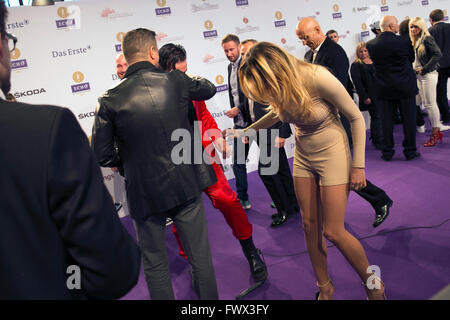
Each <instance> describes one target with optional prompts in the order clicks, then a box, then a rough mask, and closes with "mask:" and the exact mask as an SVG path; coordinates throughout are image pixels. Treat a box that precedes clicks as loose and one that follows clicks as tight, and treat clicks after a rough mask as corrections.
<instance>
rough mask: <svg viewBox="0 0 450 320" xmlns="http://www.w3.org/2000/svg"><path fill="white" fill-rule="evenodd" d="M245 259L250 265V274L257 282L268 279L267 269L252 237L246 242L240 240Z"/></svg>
mask: <svg viewBox="0 0 450 320" xmlns="http://www.w3.org/2000/svg"><path fill="white" fill-rule="evenodd" d="M239 243H240V244H241V246H242V250H243V252H244V255H245V257H246V258H247V260H248V263H249V265H250V272H251V274H252V277H253V279H254V280H255V281H258V282H259V281H264V280H265V279H266V278H267V267H266V264H265V263H264V261H263V260H262V259H261V257H260V255H259V254H260V252H259V250H258V249H256V247H255V245H254V243H253V239H252V237H250V238H248V239H246V240H239Z"/></svg>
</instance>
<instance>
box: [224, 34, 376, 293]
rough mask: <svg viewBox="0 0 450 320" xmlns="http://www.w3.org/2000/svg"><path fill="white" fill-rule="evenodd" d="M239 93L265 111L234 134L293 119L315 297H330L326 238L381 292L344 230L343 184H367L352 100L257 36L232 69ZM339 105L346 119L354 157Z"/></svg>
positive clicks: (360, 123) (325, 74)
mask: <svg viewBox="0 0 450 320" xmlns="http://www.w3.org/2000/svg"><path fill="white" fill-rule="evenodd" d="M239 79H240V83H241V87H242V91H243V92H244V94H245V95H246V96H247V97H248V98H250V99H252V100H254V101H257V102H259V103H261V104H265V105H270V112H269V113H268V114H267V115H266V116H265V117H263V118H262V119H261V120H260V121H258V122H256V123H254V124H253V125H252V126H250V127H248V128H246V129H243V130H232V131H231V132H233V133H232V134H233V135H234V136H236V137H239V136H243V135H249V134H252V131H253V130H258V129H261V128H267V127H269V126H271V125H272V124H273V123H275V122H277V121H279V120H280V119H281V120H282V121H284V122H289V123H293V124H294V125H295V138H296V144H295V153H294V170H293V171H294V174H293V175H294V185H295V190H296V195H297V200H298V202H299V204H300V208H301V213H302V226H303V230H304V233H305V239H306V245H307V248H308V253H309V257H310V259H311V263H312V266H313V269H314V273H315V275H316V278H317V286H318V288H319V292H318V293H317V294H316V298H317V299H323V300H325V299H332V296H333V293H334V285H333V283H332V282H331V279H330V276H329V274H328V268H327V246H326V242H325V239H324V236H325V238H327V239H328V240H329V241H331V242H332V243H333V244H334V245H336V247H337V248H338V249H339V251H340V252H341V253H342V254H343V255H344V257H345V258H346V259H347V261H348V262H349V263H350V264H351V266H352V267H353V268H354V270H355V271H356V272H357V274H358V275H359V277H360V278H361V280H362V282H363V285H364V288H365V289H366V294H367V298H368V299H382V298H383V297H384V284H383V282H382V281H381V279H380V278H379V277H378V276H377V275H376V274H375V273H374V272H373V271H372V267H371V266H370V264H369V262H368V260H367V257H366V254H365V252H364V249H363V247H362V246H361V244H360V242H359V241H358V240H357V239H356V238H355V237H353V236H352V235H351V234H350V233H348V232H347V231H346V230H345V227H344V217H345V210H346V205H347V199H348V194H349V190H350V189H353V190H359V189H361V188H364V187H365V185H366V180H365V171H364V161H365V160H364V156H365V154H364V153H365V137H366V133H365V126H364V119H363V116H362V114H361V112H360V111H359V110H358V107H357V106H356V105H355V103H354V102H353V100H352V99H351V98H350V97H349V95H348V93H347V91H346V90H345V88H344V87H343V86H342V84H341V83H340V82H339V80H337V79H336V78H335V77H334V76H333V75H332V74H331V73H330V72H329V71H327V70H326V69H325V68H324V67H321V66H318V65H312V64H309V63H306V62H303V61H301V60H299V59H297V58H295V57H293V56H291V55H290V54H288V53H287V52H285V51H284V50H283V49H281V48H280V47H278V46H276V45H274V44H271V43H268V42H261V43H258V44H256V45H254V46H253V47H252V48H251V49H250V50H249V51H248V52H247V54H246V55H245V59H244V61H243V62H242V64H241V68H240V69H239ZM339 111H340V112H342V113H343V114H344V115H345V116H346V117H347V119H349V120H350V123H351V129H352V138H353V159H352V158H351V155H350V149H349V144H348V140H347V136H346V133H345V130H344V128H343V126H342V124H341V121H340V119H339V114H338V113H339Z"/></svg>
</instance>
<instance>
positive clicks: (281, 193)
mask: <svg viewBox="0 0 450 320" xmlns="http://www.w3.org/2000/svg"><path fill="white" fill-rule="evenodd" d="M271 138H272V139H273V141H271V140H270V139H271ZM274 139H275V136H273V137H268V139H263V140H262V141H263V143H262V144H259V142H260V141H259V140H260V138H259V135H258V140H257V141H256V142H257V143H258V144H259V146H260V157H259V162H258V174H259V176H260V178H261V180H262V182H263V184H264V186H265V187H266V190H267V192H268V193H269V196H270V198H271V199H272V201H273V202H274V203H275V206H276V207H277V210H282V211H285V212H287V213H290V212H293V211H298V204H297V198H296V196H295V191H294V183H293V178H292V173H291V169H290V167H289V162H288V159H287V156H286V151H285V149H284V147H283V148H275V147H274ZM254 140H255V139H254V138H253V139H252V138H250V142H249V143H247V144H244V143H242V141H241V139H240V138H238V139H234V143H233V173H234V176H235V178H236V192H237V197H238V198H239V199H240V200H242V201H246V200H248V193H247V191H248V182H247V166H246V164H245V163H246V161H247V158H248V152H249V150H250V146H251V144H252V142H253V141H254Z"/></svg>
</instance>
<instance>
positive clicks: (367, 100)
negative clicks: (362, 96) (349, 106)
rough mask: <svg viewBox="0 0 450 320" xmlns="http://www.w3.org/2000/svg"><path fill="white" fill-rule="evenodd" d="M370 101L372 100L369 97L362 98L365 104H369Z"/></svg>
mask: <svg viewBox="0 0 450 320" xmlns="http://www.w3.org/2000/svg"><path fill="white" fill-rule="evenodd" d="M371 103H372V100H371V99H370V98H367V99H366V100H364V104H365V105H369V104H371Z"/></svg>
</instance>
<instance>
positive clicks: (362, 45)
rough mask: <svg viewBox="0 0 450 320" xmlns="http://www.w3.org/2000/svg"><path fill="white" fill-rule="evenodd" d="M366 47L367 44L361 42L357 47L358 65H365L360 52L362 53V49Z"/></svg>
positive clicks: (356, 57)
mask: <svg viewBox="0 0 450 320" xmlns="http://www.w3.org/2000/svg"><path fill="white" fill-rule="evenodd" d="M365 47H366V43H365V42H360V43H358V44H357V45H356V55H355V61H356V62H358V63H363V61H362V59H361V57H360V54H359V51H361V49H362V48H365Z"/></svg>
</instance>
